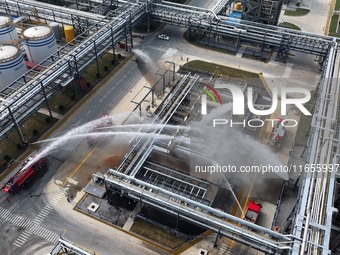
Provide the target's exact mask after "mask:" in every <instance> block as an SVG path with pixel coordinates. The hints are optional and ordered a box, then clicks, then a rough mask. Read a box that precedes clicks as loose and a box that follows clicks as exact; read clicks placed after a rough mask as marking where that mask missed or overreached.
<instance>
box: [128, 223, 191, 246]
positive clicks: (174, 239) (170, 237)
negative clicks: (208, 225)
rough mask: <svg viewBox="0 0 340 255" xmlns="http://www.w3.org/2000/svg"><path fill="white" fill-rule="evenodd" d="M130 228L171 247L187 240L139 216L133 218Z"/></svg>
mask: <svg viewBox="0 0 340 255" xmlns="http://www.w3.org/2000/svg"><path fill="white" fill-rule="evenodd" d="M130 230H131V231H132V232H134V233H137V234H139V235H141V236H144V237H146V238H148V239H150V240H153V241H155V242H157V243H159V244H162V245H164V246H166V247H169V248H171V249H176V248H177V247H179V246H180V245H182V244H184V243H185V242H187V241H188V240H187V239H185V238H183V237H179V236H176V235H175V234H173V233H170V232H167V231H166V230H164V229H162V228H160V227H158V226H155V225H153V224H151V223H149V222H147V221H145V220H142V219H139V218H137V219H136V220H135V222H134V224H133V225H132V227H131V229H130Z"/></svg>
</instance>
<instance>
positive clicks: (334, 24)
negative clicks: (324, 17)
mask: <svg viewBox="0 0 340 255" xmlns="http://www.w3.org/2000/svg"><path fill="white" fill-rule="evenodd" d="M338 25H339V15H338V14H334V15H333V16H332V19H331V24H330V26H329V32H330V33H337V32H338V31H337V30H338Z"/></svg>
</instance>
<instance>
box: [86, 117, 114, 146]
mask: <svg viewBox="0 0 340 255" xmlns="http://www.w3.org/2000/svg"><path fill="white" fill-rule="evenodd" d="M100 118H101V119H102V120H101V121H100V123H98V124H97V125H96V126H95V127H94V128H93V130H92V131H96V130H97V129H100V128H103V127H109V126H111V125H112V124H113V123H112V119H111V118H110V115H108V114H103V115H102V116H100ZM87 142H88V144H89V145H90V146H94V145H96V144H98V143H99V142H100V139H98V137H88V138H87Z"/></svg>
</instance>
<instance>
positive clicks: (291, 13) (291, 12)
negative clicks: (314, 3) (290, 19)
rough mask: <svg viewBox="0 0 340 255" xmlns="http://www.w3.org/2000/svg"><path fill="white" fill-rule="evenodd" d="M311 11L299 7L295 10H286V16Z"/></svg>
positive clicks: (301, 14)
mask: <svg viewBox="0 0 340 255" xmlns="http://www.w3.org/2000/svg"><path fill="white" fill-rule="evenodd" d="M308 13H309V10H307V9H303V8H297V9H296V10H295V11H291V10H286V11H285V14H284V15H286V16H304V15H307V14H308Z"/></svg>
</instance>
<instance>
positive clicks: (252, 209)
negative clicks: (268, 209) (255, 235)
mask: <svg viewBox="0 0 340 255" xmlns="http://www.w3.org/2000/svg"><path fill="white" fill-rule="evenodd" d="M261 208H262V205H261V204H260V203H259V202H256V201H253V200H250V201H249V205H248V208H247V211H246V214H245V216H244V219H245V220H246V221H250V222H252V223H256V221H257V218H258V217H259V214H260V211H261Z"/></svg>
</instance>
